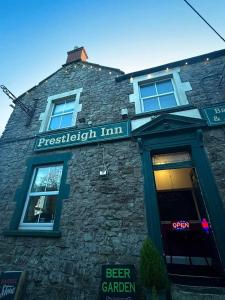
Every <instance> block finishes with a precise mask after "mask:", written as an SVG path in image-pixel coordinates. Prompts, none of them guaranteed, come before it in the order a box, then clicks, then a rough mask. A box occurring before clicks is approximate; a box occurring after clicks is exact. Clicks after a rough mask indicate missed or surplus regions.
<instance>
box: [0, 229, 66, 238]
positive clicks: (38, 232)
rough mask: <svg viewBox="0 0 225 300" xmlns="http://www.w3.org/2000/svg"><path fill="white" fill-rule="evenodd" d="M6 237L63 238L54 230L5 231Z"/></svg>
mask: <svg viewBox="0 0 225 300" xmlns="http://www.w3.org/2000/svg"><path fill="white" fill-rule="evenodd" d="M3 234H4V236H32V237H53V238H54V237H55V238H58V237H61V232H60V231H52V230H5V231H3Z"/></svg>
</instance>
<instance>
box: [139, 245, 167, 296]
mask: <svg viewBox="0 0 225 300" xmlns="http://www.w3.org/2000/svg"><path fill="white" fill-rule="evenodd" d="M140 277H141V282H142V284H143V286H144V288H145V295H146V300H150V299H152V300H156V299H157V300H163V299H166V291H167V289H168V277H167V272H166V267H165V264H164V262H163V259H162V257H161V255H160V254H159V252H158V250H157V249H156V247H155V246H154V244H153V242H152V241H151V240H150V239H146V240H144V242H143V245H142V248H141V257H140Z"/></svg>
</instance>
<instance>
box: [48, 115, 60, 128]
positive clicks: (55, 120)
mask: <svg viewBox="0 0 225 300" xmlns="http://www.w3.org/2000/svg"><path fill="white" fill-rule="evenodd" d="M60 121H61V116H59V117H52V118H51V121H50V124H49V128H48V129H49V130H53V129H59V127H60Z"/></svg>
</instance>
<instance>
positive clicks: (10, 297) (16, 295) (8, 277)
mask: <svg viewBox="0 0 225 300" xmlns="http://www.w3.org/2000/svg"><path fill="white" fill-rule="evenodd" d="M24 283H25V272H22V271H9V272H2V273H0V299H1V300H20V299H22V294H23V289H24Z"/></svg>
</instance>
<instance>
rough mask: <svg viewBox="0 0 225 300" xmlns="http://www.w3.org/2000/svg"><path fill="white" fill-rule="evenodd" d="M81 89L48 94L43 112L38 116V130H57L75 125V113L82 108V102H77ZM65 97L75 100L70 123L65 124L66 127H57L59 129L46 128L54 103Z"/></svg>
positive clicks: (63, 99)
mask: <svg viewBox="0 0 225 300" xmlns="http://www.w3.org/2000/svg"><path fill="white" fill-rule="evenodd" d="M82 90H83V88H79V89H76V90H72V91H69V92H65V93H61V94H57V95H52V96H49V97H48V99H47V106H46V109H45V112H43V113H41V115H40V118H39V120H40V121H41V127H40V130H39V132H45V131H53V130H59V129H63V128H69V127H73V126H75V125H76V119H77V113H78V112H80V111H81V109H82V104H80V103H79V101H80V94H81V92H82ZM66 99H71V100H75V102H74V111H73V118H72V123H71V125H70V126H67V127H63V128H59V129H53V130H48V127H49V122H50V118H51V115H52V112H53V109H54V105H55V104H57V103H60V102H61V101H65V100H66Z"/></svg>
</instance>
